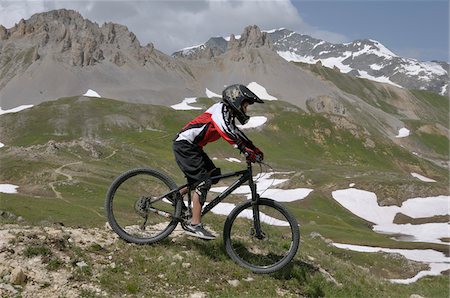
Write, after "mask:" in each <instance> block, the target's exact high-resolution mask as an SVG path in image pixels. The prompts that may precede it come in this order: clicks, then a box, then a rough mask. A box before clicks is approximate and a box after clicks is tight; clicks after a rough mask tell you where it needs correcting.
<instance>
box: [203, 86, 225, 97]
mask: <svg viewBox="0 0 450 298" xmlns="http://www.w3.org/2000/svg"><path fill="white" fill-rule="evenodd" d="M205 93H206V96H207V97H208V98H214V97H218V98H222V96H221V95H219V94H217V93H214V92H212V91H211V90H209V89H208V88H206V91H205Z"/></svg>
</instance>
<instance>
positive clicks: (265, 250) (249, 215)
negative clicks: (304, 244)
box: [223, 198, 300, 273]
mask: <svg viewBox="0 0 450 298" xmlns="http://www.w3.org/2000/svg"><path fill="white" fill-rule="evenodd" d="M257 209H259V221H260V227H261V233H260V234H259V235H257V233H256V230H255V220H254V218H255V217H254V211H253V210H254V208H253V205H252V202H251V201H247V202H244V203H242V204H241V205H239V206H237V207H236V208H234V209H233V211H231V213H230V215H229V216H228V218H227V220H226V222H225V227H224V232H223V238H224V242H225V248H226V251H227V253H228V255H229V256H230V257H231V258H232V259H233V260H234V261H235V262H236V263H237V264H239V265H241V266H243V267H246V268H248V269H250V270H252V271H253V272H255V273H272V272H275V271H278V270H280V269H281V268H283V267H284V266H286V265H287V264H288V263H289V262H290V261H291V260H292V259H293V258H294V256H295V254H296V252H297V249H298V247H299V243H300V230H299V227H298V223H297V220H296V219H295V218H294V217H293V216H292V215H291V214H290V213H289V212H288V211H287V210H286V209H285V208H284V207H283V206H282V205H280V204H279V203H277V202H275V201H273V200H270V199H265V198H260V199H259V202H258V208H257Z"/></svg>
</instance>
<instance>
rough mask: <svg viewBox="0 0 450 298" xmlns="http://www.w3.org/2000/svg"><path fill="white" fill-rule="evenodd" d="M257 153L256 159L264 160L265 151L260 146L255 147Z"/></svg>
mask: <svg viewBox="0 0 450 298" xmlns="http://www.w3.org/2000/svg"><path fill="white" fill-rule="evenodd" d="M254 151H255V154H256V161H258V162H261V161H263V160H264V153H263V152H262V151H261V150H259V148H255V150H254Z"/></svg>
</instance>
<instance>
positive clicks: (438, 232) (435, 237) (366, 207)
mask: <svg viewBox="0 0 450 298" xmlns="http://www.w3.org/2000/svg"><path fill="white" fill-rule="evenodd" d="M332 196H333V198H334V199H335V200H336V201H337V202H338V203H339V204H341V205H342V206H343V207H344V208H346V209H347V210H349V211H350V212H352V213H353V214H355V215H356V216H358V217H361V218H362V219H364V220H367V221H370V222H372V223H374V224H375V225H374V227H373V230H374V231H375V232H378V233H383V234H393V235H405V236H406V237H407V238H409V239H408V240H410V241H416V242H429V243H440V244H446V245H448V243H446V242H443V241H442V240H441V238H446V237H448V233H449V224H448V223H425V224H419V225H412V224H394V218H395V215H396V214H397V213H402V214H404V215H407V216H409V217H412V218H427V217H433V216H436V215H447V214H450V211H449V208H448V206H449V204H450V196H437V197H426V198H412V199H409V200H407V201H405V202H403V204H402V205H401V206H400V207H398V206H379V205H378V201H377V196H376V195H375V194H374V193H373V192H369V191H365V190H360V189H356V188H349V189H343V190H336V191H333V192H332Z"/></svg>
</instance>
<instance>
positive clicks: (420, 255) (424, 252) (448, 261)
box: [333, 243, 450, 284]
mask: <svg viewBox="0 0 450 298" xmlns="http://www.w3.org/2000/svg"><path fill="white" fill-rule="evenodd" d="M333 245H334V246H336V247H338V248H341V249H348V250H352V251H357V252H367V253H375V252H385V253H391V254H392V253H397V254H401V255H402V256H404V257H405V258H407V259H408V260H412V261H416V262H424V263H427V264H428V265H429V266H430V269H429V270H424V271H420V272H419V273H417V274H416V275H415V276H413V277H411V278H407V279H390V281H391V282H392V283H399V284H410V283H413V282H416V281H417V280H419V279H420V278H422V277H424V276H434V275H440V274H441V273H442V272H443V271H446V270H449V269H450V258H449V257H446V256H445V255H444V254H443V253H442V252H439V251H435V250H432V249H392V248H382V247H372V246H362V245H352V244H342V243H333Z"/></svg>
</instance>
